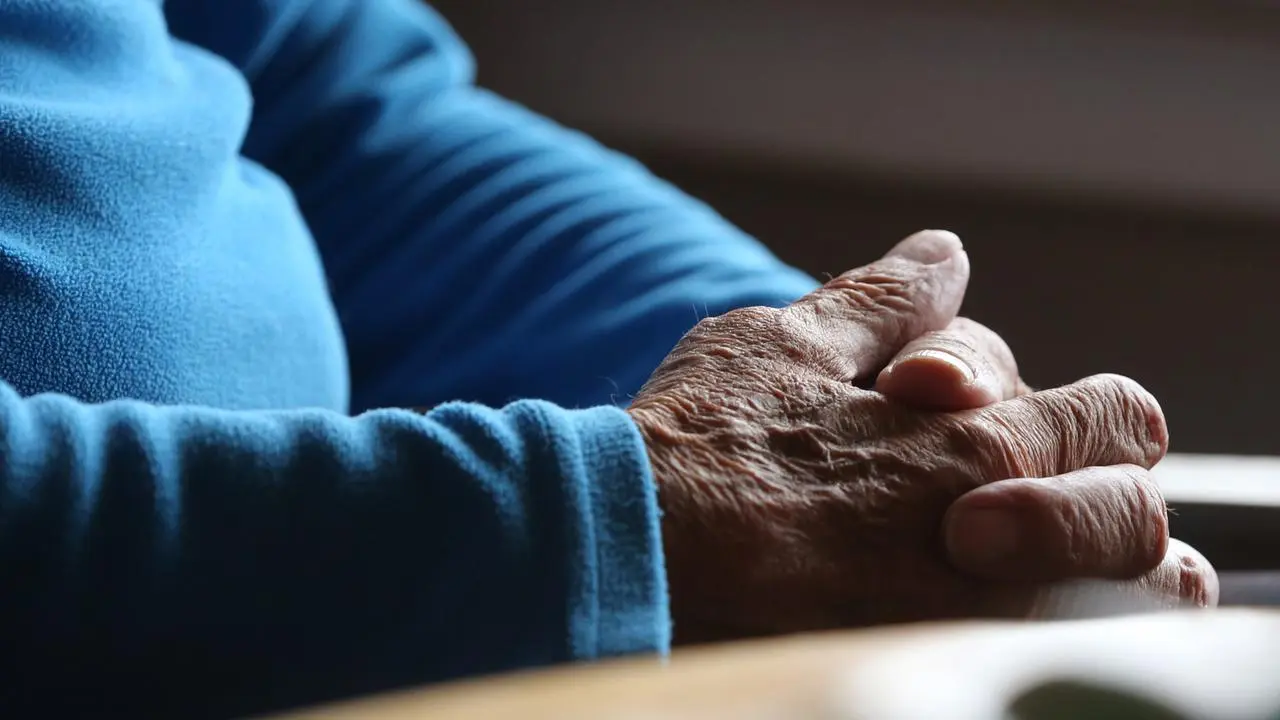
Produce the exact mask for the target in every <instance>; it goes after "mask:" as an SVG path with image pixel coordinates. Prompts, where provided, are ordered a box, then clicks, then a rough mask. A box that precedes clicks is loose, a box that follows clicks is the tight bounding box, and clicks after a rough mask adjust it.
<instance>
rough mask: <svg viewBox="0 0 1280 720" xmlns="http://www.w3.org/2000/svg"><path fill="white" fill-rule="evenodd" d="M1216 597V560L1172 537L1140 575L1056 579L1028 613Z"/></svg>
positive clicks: (1050, 615)
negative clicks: (1161, 554)
mask: <svg viewBox="0 0 1280 720" xmlns="http://www.w3.org/2000/svg"><path fill="white" fill-rule="evenodd" d="M1218 597H1219V580H1218V573H1217V572H1216V571H1215V570H1214V569H1213V565H1211V564H1210V563H1209V561H1208V560H1206V559H1205V557H1204V556H1203V555H1201V554H1200V553H1199V552H1197V551H1196V550H1195V549H1194V548H1192V547H1191V546H1189V545H1187V544H1186V543H1184V542H1181V541H1179V540H1170V541H1169V548H1168V550H1167V551H1166V552H1165V556H1164V558H1162V559H1161V561H1160V564H1159V565H1157V566H1156V568H1155V569H1153V570H1150V571H1148V572H1146V573H1144V574H1143V575H1141V576H1140V577H1138V578H1136V579H1131V580H1120V581H1115V580H1074V581H1070V582H1065V583H1059V584H1055V585H1053V586H1051V587H1049V588H1046V589H1045V590H1044V591H1043V592H1041V593H1040V597H1039V598H1037V599H1036V600H1034V601H1033V602H1032V606H1031V610H1030V613H1029V614H1030V616H1031V617H1034V618H1038V619H1075V618H1086V617H1107V616H1113V615H1125V614H1130V613H1148V612H1156V611H1160V610H1172V609H1177V608H1212V607H1217V605H1218ZM1015 602H1016V601H1015ZM1015 612H1016V611H1015Z"/></svg>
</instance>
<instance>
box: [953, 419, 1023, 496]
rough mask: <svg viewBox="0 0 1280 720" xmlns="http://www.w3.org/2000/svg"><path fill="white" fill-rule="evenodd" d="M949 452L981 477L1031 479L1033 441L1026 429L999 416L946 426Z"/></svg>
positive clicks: (963, 421)
mask: <svg viewBox="0 0 1280 720" xmlns="http://www.w3.org/2000/svg"><path fill="white" fill-rule="evenodd" d="M944 427H945V428H946V429H945V431H944V435H945V441H946V445H947V449H948V451H949V452H950V453H951V454H952V455H954V456H955V457H958V458H960V459H962V460H964V461H966V463H967V464H969V465H971V466H973V467H976V468H977V469H978V472H979V473H980V474H982V475H994V476H996V477H995V478H994V479H1002V480H1003V479H1007V478H1018V477H1034V476H1036V475H1037V474H1040V473H1037V472H1036V470H1037V465H1038V464H1037V463H1036V462H1035V457H1036V455H1037V453H1036V452H1035V449H1034V448H1035V445H1036V440H1035V436H1034V433H1029V432H1028V428H1025V427H1024V428H1021V429H1019V428H1018V427H1017V426H1016V425H1015V424H1013V423H1011V422H1009V421H1008V420H1007V419H1006V418H1004V417H1003V416H1001V415H996V414H990V415H985V416H980V417H974V418H969V419H966V420H962V421H957V422H951V423H947V424H946V425H945V426H944Z"/></svg>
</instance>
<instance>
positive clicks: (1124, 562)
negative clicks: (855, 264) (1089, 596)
mask: <svg viewBox="0 0 1280 720" xmlns="http://www.w3.org/2000/svg"><path fill="white" fill-rule="evenodd" d="M967 279H968V260H967V256H966V255H965V254H964V252H963V250H962V249H961V248H960V245H959V243H958V241H956V240H955V239H954V236H950V235H948V234H939V233H925V234H922V235H918V236H913V237H912V238H909V239H908V240H906V241H904V242H903V243H901V244H899V246H898V247H896V248H895V249H894V250H893V251H892V252H891V253H890V254H889V255H888V256H886V257H885V258H884V259H882V260H881V261H879V262H877V263H874V264H872V265H870V266H867V267H864V268H860V269H858V270H854V271H851V272H849V273H846V274H845V275H842V276H841V277H839V278H837V279H835V280H833V281H832V282H830V283H828V284H827V285H826V286H825V287H823V288H822V289H820V290H818V291H816V292H814V293H813V294H811V295H809V296H807V297H805V298H803V299H802V300H800V301H798V302H796V303H795V304H793V305H791V306H789V307H787V308H784V309H781V310H770V309H764V308H749V309H745V310H740V311H736V312H732V313H728V314H726V315H723V316H720V317H716V318H710V319H708V320H705V321H703V322H702V323H700V324H699V325H698V326H697V327H696V328H694V330H692V331H691V332H690V333H689V334H688V335H687V336H686V337H685V338H684V339H683V340H682V341H681V342H680V344H679V345H678V346H677V347H676V348H675V349H674V350H673V351H672V353H671V355H670V356H668V358H667V359H666V360H665V361H664V362H663V364H662V365H661V366H660V367H659V368H658V369H657V371H655V373H654V375H653V377H652V378H651V379H650V381H649V383H648V384H647V385H646V386H645V388H644V389H643V390H642V391H641V392H640V394H639V395H638V396H637V397H636V398H635V401H634V402H633V404H632V406H631V408H630V412H631V413H632V416H633V417H634V418H635V420H636V422H637V424H638V425H639V427H640V429H641V432H642V434H643V435H644V437H645V440H646V442H647V444H648V448H649V454H650V458H651V461H652V466H653V472H654V476H655V480H656V481H657V484H658V488H659V500H660V502H661V504H662V507H663V510H664V518H663V536H664V544H665V548H666V556H667V571H668V579H669V583H670V592H671V603H672V614H673V618H674V621H675V631H676V637H677V640H678V641H681V642H692V641H703V640H717V639H727V638H733V637H743V636H751V635H760V634H769V633H777V632H790V631H798V630H809V629H819V628H826V627H836V626H849V625H865V624H870V623H878V622H892V621H904V620H917V619H930V618H946V617H958V616H992V615H995V616H1020V615H1027V614H1030V613H1032V612H1034V611H1035V609H1036V608H1037V606H1038V604H1039V603H1041V602H1042V601H1043V600H1044V598H1045V596H1046V591H1047V589H1048V588H1049V587H1050V584H1051V583H1052V582H1053V581H1056V580H1062V579H1071V578H1080V577H1098V578H1110V579H1116V580H1120V581H1126V582H1128V583H1130V584H1132V585H1133V586H1137V587H1142V588H1145V589H1147V590H1150V591H1152V592H1154V593H1156V594H1159V595H1162V596H1164V597H1166V598H1168V599H1169V601H1170V602H1171V603H1172V602H1176V601H1179V600H1187V601H1190V602H1192V603H1194V604H1200V605H1206V604H1212V603H1213V602H1214V601H1215V599H1216V598H1215V595H1216V579H1215V578H1214V576H1213V572H1212V569H1211V568H1210V567H1209V566H1208V564H1207V563H1206V562H1205V561H1204V560H1203V558H1201V557H1200V556H1199V555H1198V554H1196V553H1195V552H1194V551H1192V550H1190V549H1189V548H1186V547H1185V546H1182V545H1179V544H1173V543H1170V541H1169V538H1168V526H1167V519H1166V515H1165V506H1164V502H1163V500H1162V498H1161V496H1160V493H1159V491H1158V489H1157V488H1156V486H1155V485H1154V483H1153V482H1152V481H1151V478H1150V477H1149V475H1148V473H1147V470H1148V469H1149V468H1150V467H1151V466H1152V465H1153V464H1154V463H1156V462H1157V461H1158V460H1159V459H1160V458H1161V457H1163V455H1164V452H1165V449H1166V446H1167V431H1166V428H1165V424H1164V418H1163V415H1162V414H1161V412H1160V409H1159V406H1158V405H1157V404H1156V402H1155V400H1154V399H1153V398H1152V397H1151V396H1150V395H1149V394H1148V393H1147V392H1146V391H1145V390H1143V389H1142V388H1141V387H1139V386H1138V385H1137V384H1136V383H1134V382H1133V381H1131V380H1127V379H1125V378H1121V377H1117V376H1097V377H1093V378H1088V379H1086V380H1083V381H1081V382H1079V383H1076V384H1074V385H1070V386H1067V387H1065V388H1059V389H1054V390H1047V391H1043V392H1038V393H1027V394H1022V395H1018V390H1019V384H1018V381H1017V378H1016V371H1015V370H1014V368H1013V364H1012V357H1011V355H1009V354H1008V349H1007V348H1005V347H1004V346H1003V343H999V341H998V339H995V340H994V341H993V338H994V335H992V334H990V333H989V332H988V331H985V330H984V329H981V326H977V325H976V324H972V323H965V322H961V323H959V324H957V325H952V323H953V321H954V320H955V314H956V311H957V310H958V308H959V305H960V301H961V299H962V297H963V292H964V287H965V284H966V283H967ZM938 331H944V332H941V333H938ZM931 333H932V334H931ZM945 351H949V354H946V352H945ZM895 356H896V357H897V360H896V361H895V362H894V363H893V364H892V365H890V367H889V368H887V369H884V370H883V372H881V368H882V367H883V366H884V365H885V364H886V363H888V362H889V361H890V360H891V359H893V358H895ZM951 357H959V358H960V359H961V361H962V362H961V364H960V367H959V368H956V367H955V365H956V364H955V363H954V362H950V361H949V358H951ZM953 371H954V372H955V373H957V374H953V375H949V374H948V373H951V372H953ZM877 376H878V380H877V379H876V378H877ZM873 381H874V382H876V385H877V387H878V388H879V389H880V390H881V391H882V392H874V391H870V390H863V389H860V387H859V385H868V384H870V383H871V382H873ZM931 383H933V384H932V385H931ZM922 388H923V389H922ZM931 398H932V399H931ZM1006 398H1007V399H1006ZM904 401H910V405H909V404H908V403H907V402H904ZM922 404H925V405H928V404H933V405H936V406H940V407H948V408H970V409H964V410H957V411H952V412H938V411H933V410H921V409H917V408H918V406H919V405H922ZM912 406H916V407H912ZM944 537H945V541H944Z"/></svg>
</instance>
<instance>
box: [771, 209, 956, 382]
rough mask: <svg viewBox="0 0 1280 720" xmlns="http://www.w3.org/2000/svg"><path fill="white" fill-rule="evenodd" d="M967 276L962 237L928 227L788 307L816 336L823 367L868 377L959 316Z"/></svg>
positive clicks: (846, 375)
mask: <svg viewBox="0 0 1280 720" xmlns="http://www.w3.org/2000/svg"><path fill="white" fill-rule="evenodd" d="M968 282H969V258H968V256H967V255H966V254H965V252H964V248H963V246H962V245H961V244H960V239H959V238H957V237H956V236H955V235H953V234H952V233H949V232H945V231H941V230H926V231H924V232H920V233H916V234H915V235H912V236H911V237H909V238H907V239H906V240H903V241H902V242H900V243H898V245H897V246H895V247H894V248H893V249H892V250H890V251H889V253H888V254H887V255H885V256H884V257H883V258H881V259H880V260H878V261H876V262H874V263H872V264H870V265H867V266H865V267H861V268H858V269H856V270H850V271H849V272H847V273H845V274H843V275H841V276H840V277H837V278H835V279H834V280H832V281H831V282H829V283H827V284H826V285H824V286H823V287H821V288H819V289H818V290H815V291H814V292H812V293H810V294H808V295H806V296H805V297H803V298H801V299H800V300H798V301H796V302H795V303H793V304H792V305H791V306H789V307H788V308H787V309H786V311H785V312H787V313H789V314H790V315H791V316H792V317H793V318H795V319H796V320H797V321H798V322H800V323H802V324H803V325H804V326H806V328H807V329H808V330H811V331H812V332H813V335H814V337H816V338H818V342H819V344H820V345H821V347H823V348H824V353H823V354H824V357H823V363H822V364H823V365H824V370H827V371H830V372H832V373H834V374H836V375H838V376H839V377H840V379H842V380H853V379H857V378H869V377H871V373H873V372H874V371H875V370H877V369H879V368H881V367H884V365H885V363H887V362H888V361H889V360H890V359H891V358H893V356H894V355H895V354H896V353H897V352H898V351H899V350H900V349H901V348H902V346H904V345H906V344H907V343H908V342H910V341H912V340H914V339H916V338H917V337H919V336H920V335H922V334H924V333H926V332H929V331H932V330H941V329H942V328H944V327H946V326H947V325H948V324H949V323H950V322H951V321H952V320H953V319H955V316H956V312H957V311H958V310H959V309H960V303H961V301H963V300H964V291H965V287H966V286H967V285H968Z"/></svg>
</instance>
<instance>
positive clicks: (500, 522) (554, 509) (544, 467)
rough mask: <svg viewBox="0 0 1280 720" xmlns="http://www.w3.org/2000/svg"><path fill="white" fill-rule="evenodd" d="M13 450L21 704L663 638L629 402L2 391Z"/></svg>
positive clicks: (520, 662) (5, 540)
mask: <svg viewBox="0 0 1280 720" xmlns="http://www.w3.org/2000/svg"><path fill="white" fill-rule="evenodd" d="M0 459H3V473H2V474H0V588H3V592H0V637H3V638H4V641H3V643H0V658H3V662H2V663H0V713H2V714H4V716H6V717H28V716H32V717H34V716H37V715H38V716H41V717H67V716H71V717H79V716H86V717H88V716H92V717H101V716H102V715H103V714H107V715H110V716H112V717H116V716H120V717H227V716H233V715H234V716H239V715H242V714H245V713H250V712H262V711H265V710H271V709H277V708H282V707H289V706H295V705H297V704H299V703H313V702H317V701H321V700H326V699H330V698H336V697H344V696H349V695H353V694H360V693H367V692H372V691H376V690H382V689H386V688H391V687H396V686H400V685H405V684H410V683H421V682H425V681H429V680H441V679H447V678H452V677H457V676H461V675H469V674H476V673H484V672H493V671H497V670H502V669H509V668H514V667H521V666H531V665H543V664H549V663H556V662H563V661H568V660H575V659H589V658H598V657H601V656H604V655H611V654H617V653H625V652H631V651H649V650H652V649H654V648H657V647H663V646H665V645H666V644H667V642H668V640H669V629H668V628H669V624H668V617H667V611H666V588H665V585H664V579H663V575H662V573H661V568H660V567H658V566H657V563H659V562H660V560H659V559H660V557H661V547H660V539H659V534H658V526H657V508H656V499H655V496H654V493H653V488H652V486H651V484H650V479H649V477H648V471H647V461H646V459H645V456H644V447H643V443H642V441H641V440H640V438H639V437H638V433H637V432H636V430H635V428H634V426H633V425H632V423H631V422H630V420H629V418H628V417H627V416H626V414H625V413H624V412H623V411H621V410H618V409H615V408H611V407H603V408H597V409H590V410H574V411H569V410H563V409H560V408H558V407H556V406H553V405H550V404H547V403H544V402H538V401H522V402H519V403H515V404H512V405H509V406H507V407H505V408H503V409H501V410H493V409H487V408H484V407H481V406H477V405H470V404H446V405H443V406H440V407H439V408H437V409H435V410H434V411H432V412H431V413H430V414H429V415H427V416H425V417H423V416H418V415H415V414H412V413H410V412H407V411H400V410H385V411H371V412H369V413H366V414H364V415H362V416H360V417H357V418H354V419H352V418H347V417H344V416H341V415H338V414H336V413H331V412H325V411H305V410H300V411H282V412H259V413H252V412H229V411H217V410H209V409H197V408H164V407H156V406H150V405H144V404H140V403H136V402H129V401H120V402H113V403H107V404H103V405H97V406H89V405H84V404H81V403H77V402H75V401H73V400H71V399H69V398H67V397H65V396H60V395H42V396H35V397H31V398H25V399H24V398H21V397H18V396H17V395H16V394H14V393H13V392H12V390H10V389H9V388H7V387H4V386H0ZM105 708H110V709H111V712H104V709H105Z"/></svg>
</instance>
